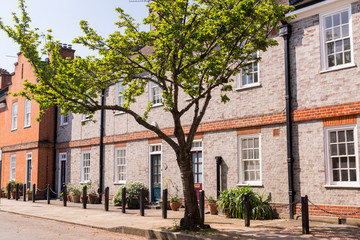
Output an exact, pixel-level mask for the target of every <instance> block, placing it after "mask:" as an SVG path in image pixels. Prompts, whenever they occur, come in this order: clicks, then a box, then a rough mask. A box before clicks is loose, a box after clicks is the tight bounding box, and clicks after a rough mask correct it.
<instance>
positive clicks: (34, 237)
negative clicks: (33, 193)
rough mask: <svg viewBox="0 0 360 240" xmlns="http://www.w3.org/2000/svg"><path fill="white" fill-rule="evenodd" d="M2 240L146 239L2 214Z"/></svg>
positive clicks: (0, 225)
mask: <svg viewBox="0 0 360 240" xmlns="http://www.w3.org/2000/svg"><path fill="white" fill-rule="evenodd" d="M0 239H1V240H40V239H51V240H56V239H62V240H63V239H66V240H72V239H74V240H80V239H94V240H95V239H96V240H99V239H101V240H110V239H111V240H113V239H124V240H143V239H146V238H143V237H138V236H131V235H126V234H121V233H114V232H108V231H104V230H100V229H95V228H90V227H83V226H78V225H72V224H67V223H60V222H56V221H51V220H45V219H39V218H33V217H26V216H21V215H17V214H10V213H4V212H0Z"/></svg>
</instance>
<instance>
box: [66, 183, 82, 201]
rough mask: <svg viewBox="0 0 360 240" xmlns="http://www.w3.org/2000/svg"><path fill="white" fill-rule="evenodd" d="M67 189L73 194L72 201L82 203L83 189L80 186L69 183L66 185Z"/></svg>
mask: <svg viewBox="0 0 360 240" xmlns="http://www.w3.org/2000/svg"><path fill="white" fill-rule="evenodd" d="M66 188H67V189H68V191H69V192H70V194H71V198H72V201H73V202H74V203H80V196H81V190H82V187H81V186H80V185H75V184H71V183H69V184H67V185H66Z"/></svg>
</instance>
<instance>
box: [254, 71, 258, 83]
mask: <svg viewBox="0 0 360 240" xmlns="http://www.w3.org/2000/svg"><path fill="white" fill-rule="evenodd" d="M257 82H258V73H257V72H256V73H254V83H257Z"/></svg>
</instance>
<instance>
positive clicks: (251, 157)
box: [248, 149, 254, 159]
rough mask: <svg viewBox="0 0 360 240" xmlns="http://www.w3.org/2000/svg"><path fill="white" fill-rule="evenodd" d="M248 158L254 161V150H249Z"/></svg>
mask: <svg viewBox="0 0 360 240" xmlns="http://www.w3.org/2000/svg"><path fill="white" fill-rule="evenodd" d="M248 158H249V159H254V150H252V149H250V150H248Z"/></svg>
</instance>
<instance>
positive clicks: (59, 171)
mask: <svg viewBox="0 0 360 240" xmlns="http://www.w3.org/2000/svg"><path fill="white" fill-rule="evenodd" d="M62 154H64V155H65V158H61V157H60V156H61V155H62ZM62 161H64V162H65V167H66V165H67V152H60V153H59V154H58V184H57V185H58V197H60V192H61V190H62V189H61V162H62ZM65 170H66V169H65ZM65 181H66V171H65Z"/></svg>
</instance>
